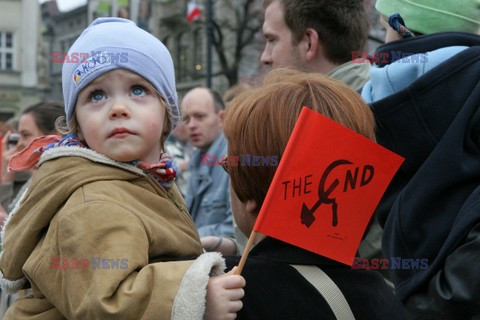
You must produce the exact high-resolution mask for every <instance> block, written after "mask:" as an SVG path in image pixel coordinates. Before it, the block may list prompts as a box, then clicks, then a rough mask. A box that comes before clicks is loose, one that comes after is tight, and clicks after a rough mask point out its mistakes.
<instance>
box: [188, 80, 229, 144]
mask: <svg viewBox="0 0 480 320" xmlns="http://www.w3.org/2000/svg"><path fill="white" fill-rule="evenodd" d="M181 107H182V117H183V120H184V122H185V124H186V125H187V128H188V131H189V138H190V142H191V143H192V145H194V146H195V147H197V148H199V149H200V150H201V151H202V152H203V153H205V152H207V151H208V148H209V147H210V146H211V145H212V143H213V142H214V141H215V140H216V139H217V138H218V136H219V135H220V133H221V132H222V130H223V116H224V109H225V104H224V103H223V100H222V98H221V97H220V95H219V94H218V92H216V91H214V90H212V89H207V88H195V89H192V90H190V91H189V92H187V94H186V95H185V96H184V97H183V100H182V104H181Z"/></svg>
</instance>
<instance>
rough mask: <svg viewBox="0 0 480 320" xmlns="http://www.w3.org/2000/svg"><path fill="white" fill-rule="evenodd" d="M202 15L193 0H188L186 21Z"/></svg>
mask: <svg viewBox="0 0 480 320" xmlns="http://www.w3.org/2000/svg"><path fill="white" fill-rule="evenodd" d="M201 16H202V12H201V11H200V8H199V6H198V4H197V3H196V2H195V1H190V2H189V3H188V6H187V21H188V22H190V23H191V22H194V21H196V20H198V19H200V17H201Z"/></svg>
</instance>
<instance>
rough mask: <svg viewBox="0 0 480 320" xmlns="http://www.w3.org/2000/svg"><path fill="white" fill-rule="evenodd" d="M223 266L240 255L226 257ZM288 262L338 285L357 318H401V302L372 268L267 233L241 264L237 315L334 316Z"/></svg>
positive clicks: (261, 318) (287, 319)
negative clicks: (361, 267)
mask: <svg viewBox="0 0 480 320" xmlns="http://www.w3.org/2000/svg"><path fill="white" fill-rule="evenodd" d="M226 261H227V268H228V269H231V268H232V267H234V266H236V265H237V264H238V262H239V257H227V258H226ZM290 264H306V265H317V266H320V267H321V268H322V270H323V271H324V272H325V273H326V274H327V275H328V276H329V277H330V278H331V279H332V280H333V281H334V282H335V283H336V284H337V285H338V287H339V288H340V290H341V291H342V293H343V294H344V296H345V298H346V300H347V301H348V303H349V305H350V308H351V309H352V312H353V314H354V316H355V318H356V319H357V320H361V319H365V320H367V319H368V320H375V319H405V317H404V313H403V312H404V311H403V307H402V306H401V305H400V303H399V302H398V301H397V300H396V298H395V297H394V296H393V294H392V293H391V290H390V289H389V288H388V287H387V286H386V284H385V282H384V280H383V278H382V277H381V276H380V275H379V274H378V273H377V272H374V271H367V270H352V269H351V268H350V267H348V266H345V265H342V264H339V263H337V262H335V261H332V260H330V259H327V258H324V257H322V256H319V255H317V254H314V253H311V252H308V251H305V250H303V249H300V248H298V247H295V246H292V245H289V244H287V243H285V242H282V241H279V240H275V239H273V238H266V239H264V240H262V241H261V242H260V243H259V244H257V245H256V246H255V247H254V248H253V249H252V251H251V252H250V256H249V258H248V260H247V262H246V264H245V268H244V269H243V272H242V275H243V276H244V277H245V280H246V283H247V284H246V287H245V297H244V298H243V299H242V301H243V309H242V310H241V311H240V312H239V313H238V317H237V319H239V320H242V319H249V320H256V319H258V320H269V319H272V320H274V319H275V320H282V319H285V320H291V319H302V320H307V319H322V320H323V319H335V317H334V315H333V312H332V310H331V309H330V307H329V305H328V304H327V302H326V301H325V300H324V298H323V297H322V296H321V295H320V293H319V292H318V291H317V290H316V289H315V288H314V287H313V286H312V285H311V284H310V283H309V282H308V281H307V280H306V279H305V278H304V277H303V276H302V275H301V274H300V273H298V272H297V271H296V270H295V269H294V268H293V267H291V266H290Z"/></svg>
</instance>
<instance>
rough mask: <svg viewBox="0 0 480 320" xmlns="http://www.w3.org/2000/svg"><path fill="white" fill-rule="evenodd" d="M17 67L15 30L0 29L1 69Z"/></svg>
mask: <svg viewBox="0 0 480 320" xmlns="http://www.w3.org/2000/svg"><path fill="white" fill-rule="evenodd" d="M14 69H15V38H14V36H13V32H1V31H0V70H14Z"/></svg>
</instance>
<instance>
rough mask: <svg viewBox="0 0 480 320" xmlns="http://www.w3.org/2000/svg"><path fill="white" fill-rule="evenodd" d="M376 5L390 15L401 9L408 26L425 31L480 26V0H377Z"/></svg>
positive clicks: (465, 28)
mask: <svg viewBox="0 0 480 320" xmlns="http://www.w3.org/2000/svg"><path fill="white" fill-rule="evenodd" d="M375 8H376V9H377V10H378V11H379V12H380V13H382V14H383V15H385V16H387V17H390V16H391V15H392V14H394V13H400V15H401V16H402V18H403V19H404V20H405V26H406V27H407V28H408V29H410V30H413V31H416V32H419V33H422V34H430V33H435V32H442V31H462V32H469V33H477V30H478V28H479V27H480V0H441V1H439V0H377V3H376V5H375Z"/></svg>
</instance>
